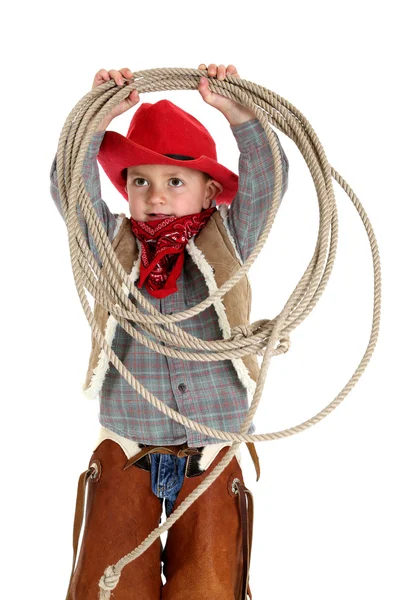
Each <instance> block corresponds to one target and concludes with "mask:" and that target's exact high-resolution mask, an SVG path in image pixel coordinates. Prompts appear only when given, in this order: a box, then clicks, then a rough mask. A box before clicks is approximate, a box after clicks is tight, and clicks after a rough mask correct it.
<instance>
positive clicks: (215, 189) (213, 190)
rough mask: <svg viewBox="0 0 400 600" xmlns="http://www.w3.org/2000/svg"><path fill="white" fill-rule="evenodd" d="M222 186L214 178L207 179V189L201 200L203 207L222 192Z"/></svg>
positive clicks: (207, 205)
mask: <svg viewBox="0 0 400 600" xmlns="http://www.w3.org/2000/svg"><path fill="white" fill-rule="evenodd" d="M223 190H224V186H223V185H222V184H221V183H220V182H219V181H215V179H210V180H209V181H207V190H206V194H205V197H204V200H203V208H209V207H210V204H211V201H212V200H214V198H216V197H217V196H219V194H221V192H223Z"/></svg>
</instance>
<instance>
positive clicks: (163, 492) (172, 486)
mask: <svg viewBox="0 0 400 600" xmlns="http://www.w3.org/2000/svg"><path fill="white" fill-rule="evenodd" d="M187 459H188V457H187V456H183V457H182V458H178V457H177V456H175V455H174V454H160V453H155V454H151V455H150V461H151V489H152V492H153V493H154V494H155V495H156V496H157V497H158V498H160V501H161V504H162V502H163V498H165V514H166V516H167V517H169V515H170V514H171V513H172V511H173V508H174V502H175V500H176V497H177V496H178V493H179V491H180V489H181V487H182V485H183V482H184V478H185V467H186V461H187Z"/></svg>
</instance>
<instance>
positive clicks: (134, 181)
mask: <svg viewBox="0 0 400 600" xmlns="http://www.w3.org/2000/svg"><path fill="white" fill-rule="evenodd" d="M137 181H147V179H144V177H136V179H134V180H133V183H136V182H137ZM139 187H143V186H142V185H140V184H139Z"/></svg>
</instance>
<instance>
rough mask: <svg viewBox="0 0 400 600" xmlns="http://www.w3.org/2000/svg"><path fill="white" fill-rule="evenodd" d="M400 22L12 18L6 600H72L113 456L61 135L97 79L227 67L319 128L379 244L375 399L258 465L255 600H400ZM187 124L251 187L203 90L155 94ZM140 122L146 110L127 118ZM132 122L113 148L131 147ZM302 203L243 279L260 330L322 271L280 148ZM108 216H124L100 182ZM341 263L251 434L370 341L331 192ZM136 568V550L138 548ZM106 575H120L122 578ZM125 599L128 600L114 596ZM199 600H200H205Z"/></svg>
mask: <svg viewBox="0 0 400 600" xmlns="http://www.w3.org/2000/svg"><path fill="white" fill-rule="evenodd" d="M394 6H395V3H393V2H388V1H385V0H383V1H381V2H379V3H370V2H364V3H361V2H355V1H353V2H349V1H347V2H342V1H337V2H335V3H333V4H329V3H327V4H326V3H325V4H324V3H317V2H310V1H306V2H301V3H297V2H285V3H280V2H275V3H269V4H267V3H265V2H259V3H257V2H252V1H249V2H242V3H232V2H230V3H226V4H223V3H216V2H205V1H203V2H201V3H191V2H174V1H170V2H154V1H153V2H147V3H135V2H122V1H120V2H118V3H101V2H100V3H99V2H79V3H78V2H69V3H66V2H65V3H63V4H61V3H51V4H50V3H49V4H47V3H44V2H42V3H40V2H34V3H27V2H22V4H21V3H19V4H18V5H13V8H7V9H4V8H3V9H2V12H3V15H2V21H3V34H2V36H3V37H2V42H1V44H2V46H3V45H4V47H3V51H2V62H3V65H2V74H3V79H2V83H3V86H2V105H3V110H2V114H3V120H2V121H3V123H2V142H3V144H2V145H3V152H2V167H3V169H2V177H1V183H2V222H3V227H2V236H1V246H2V247H1V257H2V275H3V286H2V287H3V293H2V304H3V309H2V313H3V326H2V332H3V335H2V342H3V344H2V345H3V348H2V353H3V357H4V359H3V369H2V389H1V392H2V393H1V397H2V403H1V406H2V413H1V420H2V426H1V429H2V435H1V444H2V446H1V465H2V466H1V478H2V490H3V491H2V503H1V506H2V509H1V517H2V521H3V522H2V525H1V527H2V536H1V537H2V546H3V552H4V555H3V557H2V572H3V576H2V582H1V589H2V594H1V595H2V597H4V598H7V599H8V600H10V599H20V598H28V597H29V598H41V599H42V600H56V599H58V598H60V599H62V598H64V597H65V594H66V590H67V584H68V580H69V574H70V567H71V561H72V524H73V514H74V509H75V497H76V484H77V481H78V476H79V474H80V473H81V472H82V471H84V470H85V469H86V466H87V462H88V460H89V457H90V454H91V451H92V447H93V444H94V440H95V439H96V438H97V433H98V429H99V424H98V405H97V402H96V401H92V402H90V401H88V400H86V399H85V398H84V397H83V395H82V394H81V384H82V381H83V379H84V376H85V372H86V363H87V358H88V353H89V347H90V328H89V325H88V323H87V320H86V317H85V315H84V312H83V310H82V308H81V305H80V301H79V297H78V295H77V293H76V289H75V284H74V280H73V276H72V269H71V265H70V258H69V248H68V242H67V231H66V228H65V225H64V223H63V221H62V219H61V217H60V215H59V214H58V211H57V210H56V208H55V207H54V205H53V201H52V199H51V196H50V191H49V172H50V166H51V162H52V160H53V157H54V155H55V153H56V150H57V145H58V138H59V135H60V133H61V129H62V126H63V124H64V122H65V120H66V118H67V116H68V114H69V112H70V111H71V110H72V108H73V107H74V106H75V104H76V103H77V102H78V101H79V100H80V99H81V98H82V97H83V96H84V95H85V94H86V93H87V92H88V91H89V90H90V89H91V85H92V81H93V78H94V75H95V73H96V72H97V71H98V70H99V69H100V68H106V69H112V68H115V69H120V68H122V67H129V68H130V69H131V70H132V71H138V70H142V69H152V68H156V67H160V68H166V67H185V68H197V67H198V65H199V64H200V63H201V62H205V63H206V64H209V63H211V62H215V63H217V64H220V63H223V64H225V65H228V64H229V63H233V64H234V65H235V66H236V67H237V68H238V71H239V74H240V75H241V76H242V77H243V78H245V79H248V80H250V81H254V82H255V83H258V84H260V85H262V86H264V87H265V88H267V89H270V90H272V91H274V92H276V93H278V94H280V95H281V96H282V97H283V98H286V99H287V100H289V101H290V102H291V103H292V104H293V105H294V106H295V107H297V108H298V109H299V110H300V111H301V112H302V113H303V114H304V115H305V116H306V118H307V119H308V120H309V121H310V123H311V125H312V127H313V128H314V130H315V131H316V133H317V135H318V137H319V139H320V141H321V143H322V146H323V147H324V150H325V152H326V155H327V157H328V160H329V162H330V164H331V165H332V166H333V167H334V168H335V169H336V170H337V171H338V172H339V173H340V174H341V175H342V176H343V177H344V179H345V180H346V181H347V182H348V183H349V184H350V186H351V187H352V189H353V190H354V192H355V194H356V195H357V196H358V198H359V199H360V201H361V203H362V205H363V206H364V208H365V210H366V212H367V214H368V216H369V218H370V220H371V223H372V226H373V228H374V231H375V234H376V237H377V241H378V245H379V252H380V257H381V261H382V285H383V301H382V321H381V329H380V335H379V339H378V344H377V347H376V350H375V352H374V354H373V356H372V359H371V361H370V363H369V365H368V367H367V369H366V371H365V372H364V374H363V375H362V377H361V379H360V381H359V382H358V384H357V385H356V386H355V388H354V389H353V390H352V391H351V393H350V394H349V396H348V397H347V398H346V399H345V401H344V402H343V403H342V404H341V405H340V406H339V408H337V410H335V411H334V412H333V413H332V414H331V415H330V416H329V417H328V418H326V419H325V420H323V421H322V422H321V423H319V424H318V425H317V426H314V427H312V428H310V429H308V430H307V431H306V432H304V433H302V434H299V435H295V436H292V437H289V438H286V439H282V440H279V441H277V442H267V443H259V444H257V451H258V454H259V456H260V461H261V479H260V481H258V482H256V481H255V473H254V469H253V466H252V463H251V462H250V458H249V455H248V453H247V450H246V447H245V446H244V445H242V447H241V448H242V456H243V470H244V476H245V483H246V484H247V486H248V487H249V488H250V490H251V491H252V492H253V495H254V501H255V532H254V542H253V553H252V563H251V573H250V584H251V588H252V592H253V598H254V600H263V599H264V598H270V599H273V600H288V599H292V598H307V599H308V600H314V599H315V600H317V599H318V600H320V599H321V598H323V599H324V600H330V599H334V598H335V599H336V598H341V600H358V599H363V600H367V599H368V600H370V599H371V600H372V599H376V598H384V599H385V600H395V599H397V598H399V594H400V584H399V578H398V565H399V559H400V556H399V542H398V540H399V534H400V531H399V511H398V506H399V505H400V504H399V483H398V480H399V466H398V465H399V463H398V456H399V442H398V439H399V436H398V422H399V406H398V400H399V385H398V377H397V374H398V364H397V360H398V358H399V351H398V342H397V340H398V335H399V326H398V310H397V309H398V302H399V294H398V284H399V276H398V262H399V244H398V237H399V235H398V218H399V192H398V171H399V168H398V163H399V151H398V139H399V134H400V131H399V124H398V116H397V115H398V105H399V93H398V87H397V86H398V56H399V46H398V43H397V42H396V40H398V28H397V27H396V18H395V14H394ZM161 97H166V98H169V99H170V100H172V101H173V102H176V103H177V104H179V105H180V106H181V107H182V108H184V109H185V110H187V111H189V112H192V113H193V114H194V115H195V116H196V117H197V118H198V119H199V120H201V121H202V122H203V123H204V125H205V126H206V127H207V128H208V129H209V131H210V132H211V134H212V135H213V137H214V139H215V140H216V142H217V148H218V158H219V161H220V162H221V163H222V164H225V165H226V166H227V167H228V168H231V169H232V170H234V171H236V172H237V161H238V157H239V153H238V149H237V146H236V143H235V140H234V138H233V136H232V135H231V132H230V128H229V124H228V122H227V121H226V120H225V119H224V117H223V116H222V115H221V113H219V112H218V111H215V110H214V109H213V108H211V107H210V106H208V105H206V104H205V103H204V102H203V100H202V99H201V96H200V94H198V92H197V91H179V92H168V93H153V94H148V95H146V97H145V98H143V97H142V101H145V102H156V101H157V100H158V99H160V98H161ZM133 110H136V109H133ZM132 116H133V112H131V111H130V112H128V113H125V114H124V115H122V116H121V117H119V118H118V119H116V120H115V121H114V122H113V123H112V126H110V127H109V128H110V129H114V130H115V131H119V132H120V133H123V134H125V133H126V131H127V128H128V125H129V122H130V119H131V118H132ZM277 133H278V135H279V137H280V140H281V143H282V145H283V147H284V149H285V151H286V153H287V155H288V158H289V162H290V172H289V190H288V192H287V193H286V195H285V198H284V201H283V204H282V207H281V209H280V211H279V213H278V215H277V218H276V221H275V223H274V226H273V229H272V231H271V234H270V236H269V239H268V240H267V243H266V245H265V246H264V248H263V250H262V252H261V254H260V256H259V257H258V259H257V261H256V263H255V265H254V266H253V267H252V268H251V270H250V272H249V275H250V280H251V283H252V287H253V298H254V300H253V312H252V321H254V320H256V319H259V318H274V317H275V316H276V315H277V314H279V312H280V311H281V310H282V308H283V306H284V304H285V302H286V300H287V298H288V297H289V295H290V294H291V292H292V291H293V289H294V287H295V286H296V285H297V283H298V281H299V280H300V278H301V276H302V274H303V272H304V271H305V269H306V267H307V265H308V263H309V261H310V259H311V257H312V254H313V252H314V248H315V244H316V239H317V228H318V223H319V212H318V202H317V196H316V193H315V190H314V186H313V183H312V179H311V176H310V173H309V171H308V168H307V165H306V164H305V162H304V161H303V159H302V156H301V154H300V152H299V150H298V149H297V147H296V145H295V144H294V142H292V140H290V139H289V138H288V137H286V136H285V135H284V134H283V133H281V132H279V131H277ZM101 181H102V190H103V197H104V198H105V199H106V201H107V202H108V204H109V206H110V208H111V209H112V210H115V211H118V210H127V205H126V202H125V200H124V199H123V198H122V196H119V195H118V193H117V191H116V190H115V188H114V187H113V186H112V184H111V183H109V181H108V180H107V178H106V176H105V174H104V172H103V171H101ZM334 190H335V194H336V201H337V205H338V212H339V248H338V253H337V258H336V262H335V266H334V270H333V273H332V276H331V278H330V280H329V283H328V286H327V288H326V290H325V292H324V294H323V295H322V297H321V299H320V301H319V302H318V304H317V306H316V307H315V309H314V310H313V311H312V312H311V314H309V315H308V317H307V318H306V319H305V320H304V321H303V323H301V325H300V326H299V327H298V328H297V329H296V330H295V331H293V332H292V335H291V344H292V345H291V348H290V351H289V352H288V353H286V354H284V355H281V356H278V357H275V358H273V359H272V360H271V365H270V369H269V372H268V376H267V380H266V384H265V388H264V393H263V399H262V404H261V406H260V408H259V411H258V413H257V415H256V419H255V422H256V427H257V429H256V433H264V432H273V431H278V430H282V429H286V428H288V427H291V426H293V425H296V424H298V423H301V422H303V421H305V420H306V419H308V418H310V417H312V416H313V415H314V414H316V413H317V412H319V411H320V410H321V409H322V408H324V407H325V406H326V405H327V404H329V402H331V400H333V398H335V396H336V395H337V394H339V392H340V391H341V389H342V388H343V387H344V386H345V384H346V383H347V382H348V380H349V379H350V377H351V376H352V374H353V373H354V371H355V370H356V368H357V366H358V364H359V362H360V360H361V359H362V356H363V354H364V352H365V349H366V347H367V344H368V340H369V336H370V328H371V322H372V308H373V273H372V257H371V250H370V246H369V243H368V239H367V236H366V233H365V230H364V226H363V224H362V221H361V219H360V218H359V215H358V213H357V211H356V210H355V209H354V206H353V204H352V202H351V201H350V199H349V197H348V196H347V195H346V194H345V193H344V192H343V191H342V189H341V188H340V187H339V185H338V184H337V183H336V182H334ZM132 549H133V548H132ZM106 566H107V565H105V567H106ZM115 598H118V589H117V590H116V594H115ZM199 600H200V599H199Z"/></svg>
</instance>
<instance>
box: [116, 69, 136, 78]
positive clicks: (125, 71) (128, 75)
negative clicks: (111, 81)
mask: <svg viewBox="0 0 400 600" xmlns="http://www.w3.org/2000/svg"><path fill="white" fill-rule="evenodd" d="M119 72H120V73H122V75H123V76H124V77H126V79H132V76H133V73H132V71H131V70H130V69H128V68H126V69H120V71H119Z"/></svg>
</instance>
